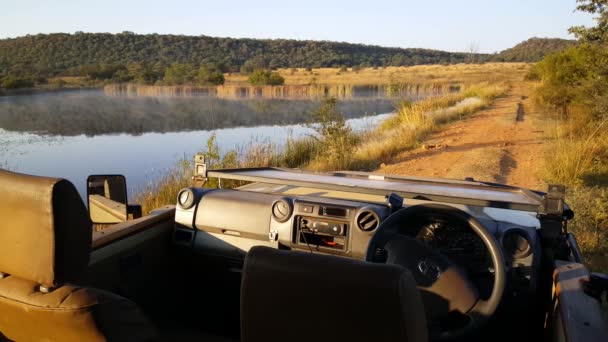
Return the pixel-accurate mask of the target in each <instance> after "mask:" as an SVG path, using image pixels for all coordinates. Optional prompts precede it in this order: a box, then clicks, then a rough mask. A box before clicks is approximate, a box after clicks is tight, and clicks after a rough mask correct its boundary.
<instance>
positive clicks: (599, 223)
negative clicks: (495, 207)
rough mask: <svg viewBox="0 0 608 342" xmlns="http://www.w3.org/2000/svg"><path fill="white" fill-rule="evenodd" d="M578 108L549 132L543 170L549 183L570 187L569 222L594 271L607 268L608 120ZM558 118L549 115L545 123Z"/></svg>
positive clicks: (568, 201) (568, 193) (568, 197)
mask: <svg viewBox="0 0 608 342" xmlns="http://www.w3.org/2000/svg"><path fill="white" fill-rule="evenodd" d="M579 110H580V109H575V110H574V111H572V112H571V113H574V115H570V116H569V117H568V118H561V119H558V121H557V122H556V127H555V129H554V130H553V132H552V133H551V134H550V135H549V138H550V139H551V142H550V143H549V144H548V145H547V151H546V153H545V158H544V159H545V161H544V169H543V170H542V172H541V175H542V176H543V178H544V180H545V181H546V182H547V183H553V184H564V185H567V186H568V190H567V194H566V202H567V203H568V205H569V206H570V207H571V208H572V210H573V211H574V213H575V215H574V219H573V220H572V221H571V222H570V224H569V230H570V231H571V232H573V233H574V234H575V236H576V238H577V240H578V242H579V245H580V247H581V250H582V252H583V254H584V255H585V256H586V258H587V260H588V261H591V260H593V262H588V266H590V267H591V268H592V269H593V270H600V271H606V270H608V258H607V256H608V131H607V128H608V121H607V120H606V119H604V120H603V121H597V120H592V119H591V118H590V117H589V115H587V114H588V112H585V111H584V110H581V111H579ZM552 119H553V120H555V115H552V114H551V113H548V114H547V118H546V122H551V120H552Z"/></svg>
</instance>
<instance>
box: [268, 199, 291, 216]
mask: <svg viewBox="0 0 608 342" xmlns="http://www.w3.org/2000/svg"><path fill="white" fill-rule="evenodd" d="M292 212H293V206H292V205H291V202H290V201H289V200H287V199H285V198H281V199H279V200H277V201H275V202H274V203H273V204H272V216H273V217H274V219H275V220H277V221H279V222H286V221H287V220H289V218H290V217H291V213H292Z"/></svg>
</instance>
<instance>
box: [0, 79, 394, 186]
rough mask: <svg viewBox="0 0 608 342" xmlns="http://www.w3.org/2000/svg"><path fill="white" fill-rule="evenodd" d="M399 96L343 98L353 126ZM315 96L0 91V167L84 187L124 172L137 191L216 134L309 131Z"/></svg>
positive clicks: (253, 136)
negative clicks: (98, 176)
mask: <svg viewBox="0 0 608 342" xmlns="http://www.w3.org/2000/svg"><path fill="white" fill-rule="evenodd" d="M395 101H396V99H388V98H384V99H383V98H367V97H364V96H363V97H360V98H352V99H344V100H341V101H340V105H341V109H342V110H343V112H344V113H345V115H346V116H347V118H349V119H348V124H349V125H351V127H353V129H355V130H362V129H366V128H371V127H373V126H375V125H376V124H377V123H378V122H380V121H381V120H383V119H384V118H386V117H387V116H388V115H389V114H387V113H390V112H391V111H392V110H393V108H394V104H395ZM317 105H318V101H317V100H277V99H273V100H262V99H247V100H225V99H217V98H209V97H188V98H179V97H134V98H132V97H115V96H105V95H104V94H103V93H102V92H100V91H95V90H87V91H69V92H59V93H46V94H35V95H21V96H6V97H0V167H2V168H8V169H10V170H13V171H17V172H24V173H31V174H36V175H47V176H56V177H63V178H67V179H69V180H71V181H72V182H73V183H74V184H75V185H76V186H77V188H78V189H79V191H80V192H81V193H83V192H84V185H85V180H86V177H87V175H89V174H95V173H119V174H124V175H125V176H126V177H127V182H128V186H129V191H130V193H131V194H132V193H133V192H134V191H136V190H137V189H140V188H142V187H143V186H144V185H145V184H146V183H147V182H150V181H152V180H154V179H155V178H157V177H159V176H160V175H162V174H163V172H164V171H166V170H167V169H168V168H170V167H171V166H173V165H174V164H175V162H176V161H177V160H179V159H181V158H183V157H186V158H188V159H190V158H192V156H193V155H194V153H196V152H197V151H201V150H203V149H204V148H205V146H206V141H207V139H208V138H209V137H210V136H211V134H213V133H215V134H216V135H217V143H218V145H219V147H220V149H221V150H222V151H223V152H225V151H227V150H231V149H235V148H236V149H242V148H244V147H245V146H246V145H247V144H249V143H251V142H263V143H267V142H270V143H274V144H276V145H277V146H282V145H283V144H284V143H285V141H286V140H287V138H288V137H289V136H292V137H301V136H305V135H309V134H312V131H311V130H310V129H309V128H307V127H306V126H305V125H304V123H305V122H306V121H307V120H308V119H309V116H310V112H311V111H312V110H314V108H315V107H316V106H317Z"/></svg>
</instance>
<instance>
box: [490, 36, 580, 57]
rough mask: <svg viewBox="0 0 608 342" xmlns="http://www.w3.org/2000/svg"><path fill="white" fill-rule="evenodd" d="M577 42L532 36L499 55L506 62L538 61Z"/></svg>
mask: <svg viewBox="0 0 608 342" xmlns="http://www.w3.org/2000/svg"><path fill="white" fill-rule="evenodd" d="M575 43H576V41H575V40H568V39H560V38H530V39H528V40H526V41H523V42H521V43H519V44H517V45H515V46H514V47H512V48H510V49H506V50H504V51H502V52H501V53H500V54H499V55H498V56H497V57H498V60H501V61H505V62H538V61H540V60H541V59H543V58H544V57H545V56H546V55H548V54H551V53H555V52H560V51H563V50H565V49H567V48H569V47H571V46H573V45H574V44H575Z"/></svg>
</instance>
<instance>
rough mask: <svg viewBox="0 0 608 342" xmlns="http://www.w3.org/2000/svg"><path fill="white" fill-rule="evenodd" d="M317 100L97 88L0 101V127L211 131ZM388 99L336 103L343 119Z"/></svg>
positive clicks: (377, 108)
mask: <svg viewBox="0 0 608 342" xmlns="http://www.w3.org/2000/svg"><path fill="white" fill-rule="evenodd" d="M318 101H319V100H318V99H307V100H304V99H300V100H289V99H243V100H230V99H222V98H216V97H208V96H191V97H175V96H174V97H149V96H135V97H127V96H106V95H104V93H103V91H101V90H82V91H69V92H53V93H46V94H34V95H27V96H5V97H0V128H3V129H5V130H7V131H16V132H36V133H43V134H51V135H62V136H75V135H81V134H84V135H87V136H95V135H101V134H116V133H128V134H131V135H140V134H144V133H148V132H180V131H194V130H214V129H222V128H228V127H239V126H257V125H290V124H295V123H302V122H306V121H307V120H308V119H309V118H310V113H311V111H313V110H314V109H315V108H316V106H317V105H318ZM395 101H396V99H394V98H377V97H373V98H371V97H360V98H352V99H348V100H343V101H340V106H341V109H342V110H343V111H344V113H345V115H346V116H347V118H358V117H363V116H366V115H367V116H369V115H374V114H377V113H386V112H390V111H392V109H393V108H394V103H395Z"/></svg>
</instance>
